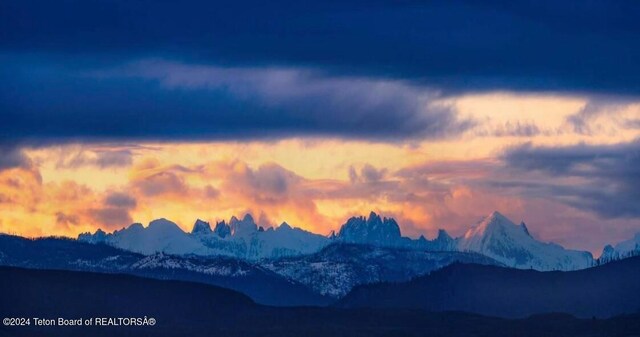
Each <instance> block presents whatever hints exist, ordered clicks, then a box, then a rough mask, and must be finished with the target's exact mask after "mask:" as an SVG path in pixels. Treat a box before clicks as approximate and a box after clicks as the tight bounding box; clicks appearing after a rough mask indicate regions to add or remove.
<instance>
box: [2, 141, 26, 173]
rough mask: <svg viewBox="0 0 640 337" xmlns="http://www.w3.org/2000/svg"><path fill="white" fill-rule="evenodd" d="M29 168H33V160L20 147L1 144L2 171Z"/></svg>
mask: <svg viewBox="0 0 640 337" xmlns="http://www.w3.org/2000/svg"><path fill="white" fill-rule="evenodd" d="M29 166H31V160H30V159H29V157H28V156H27V155H26V154H24V152H23V150H22V149H21V148H20V147H17V146H14V145H11V144H2V143H0V171H2V170H6V169H12V168H27V167H29Z"/></svg>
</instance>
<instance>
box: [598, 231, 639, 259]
mask: <svg viewBox="0 0 640 337" xmlns="http://www.w3.org/2000/svg"><path fill="white" fill-rule="evenodd" d="M636 255H640V232H638V233H636V234H635V235H634V236H633V237H632V238H631V239H629V240H625V241H622V242H619V243H617V244H616V245H615V246H612V245H606V246H605V247H604V249H603V251H602V255H600V258H599V261H600V262H609V261H613V260H617V259H621V258H625V257H629V256H636Z"/></svg>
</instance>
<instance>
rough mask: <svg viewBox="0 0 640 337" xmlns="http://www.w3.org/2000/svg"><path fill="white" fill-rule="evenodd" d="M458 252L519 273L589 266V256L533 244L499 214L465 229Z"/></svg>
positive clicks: (524, 230) (521, 227)
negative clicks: (517, 270)
mask: <svg viewBox="0 0 640 337" xmlns="http://www.w3.org/2000/svg"><path fill="white" fill-rule="evenodd" d="M458 249H459V250H460V251H471V252H477V253H480V254H483V255H485V256H488V257H491V258H493V259H496V260H498V261H500V262H502V263H504V264H505V265H506V266H509V267H515V268H521V269H528V268H533V269H536V270H543V271H544V270H575V269H582V268H587V267H589V266H592V265H593V257H592V256H591V253H588V252H582V251H575V250H567V249H564V248H563V247H561V246H559V245H557V244H554V243H544V242H540V241H537V240H536V239H534V238H533V237H532V236H531V235H530V234H529V231H528V229H527V227H526V225H524V223H522V224H521V225H519V226H518V225H516V224H514V223H513V222H511V220H509V219H507V218H506V217H505V216H503V215H502V214H500V213H499V212H493V213H492V214H491V215H489V216H488V217H486V218H485V219H484V220H482V221H481V222H480V223H479V224H478V225H477V226H475V227H472V228H471V229H469V230H468V231H467V232H466V233H465V235H464V236H463V237H462V238H460V240H459V242H458Z"/></svg>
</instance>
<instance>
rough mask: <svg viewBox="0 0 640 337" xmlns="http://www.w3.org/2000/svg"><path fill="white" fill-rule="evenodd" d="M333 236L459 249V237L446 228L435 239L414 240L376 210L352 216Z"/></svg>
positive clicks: (432, 248)
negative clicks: (403, 234)
mask: <svg viewBox="0 0 640 337" xmlns="http://www.w3.org/2000/svg"><path fill="white" fill-rule="evenodd" d="M331 237H332V238H333V239H335V240H337V241H340V242H344V243H354V244H365V245H374V246H379V247H398V248H412V249H424V250H429V251H457V239H454V238H452V237H451V236H450V235H449V233H447V231H445V230H444V229H440V230H439V231H438V236H437V237H436V238H435V239H433V240H427V239H426V238H425V237H424V236H420V238H419V239H417V240H414V239H411V238H408V237H404V236H402V232H401V231H400V226H398V223H397V222H396V221H395V220H394V219H393V218H382V217H380V216H379V215H378V214H376V213H375V212H371V213H370V214H369V217H368V218H366V217H363V216H359V217H352V218H350V219H349V220H347V222H346V223H345V224H344V225H342V226H341V227H340V231H339V232H338V234H335V233H332V235H331Z"/></svg>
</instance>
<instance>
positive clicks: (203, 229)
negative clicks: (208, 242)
mask: <svg viewBox="0 0 640 337" xmlns="http://www.w3.org/2000/svg"><path fill="white" fill-rule="evenodd" d="M209 233H211V226H210V225H209V223H208V222H206V221H203V220H200V219H198V220H196V222H195V223H194V224H193V229H191V234H209Z"/></svg>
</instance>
